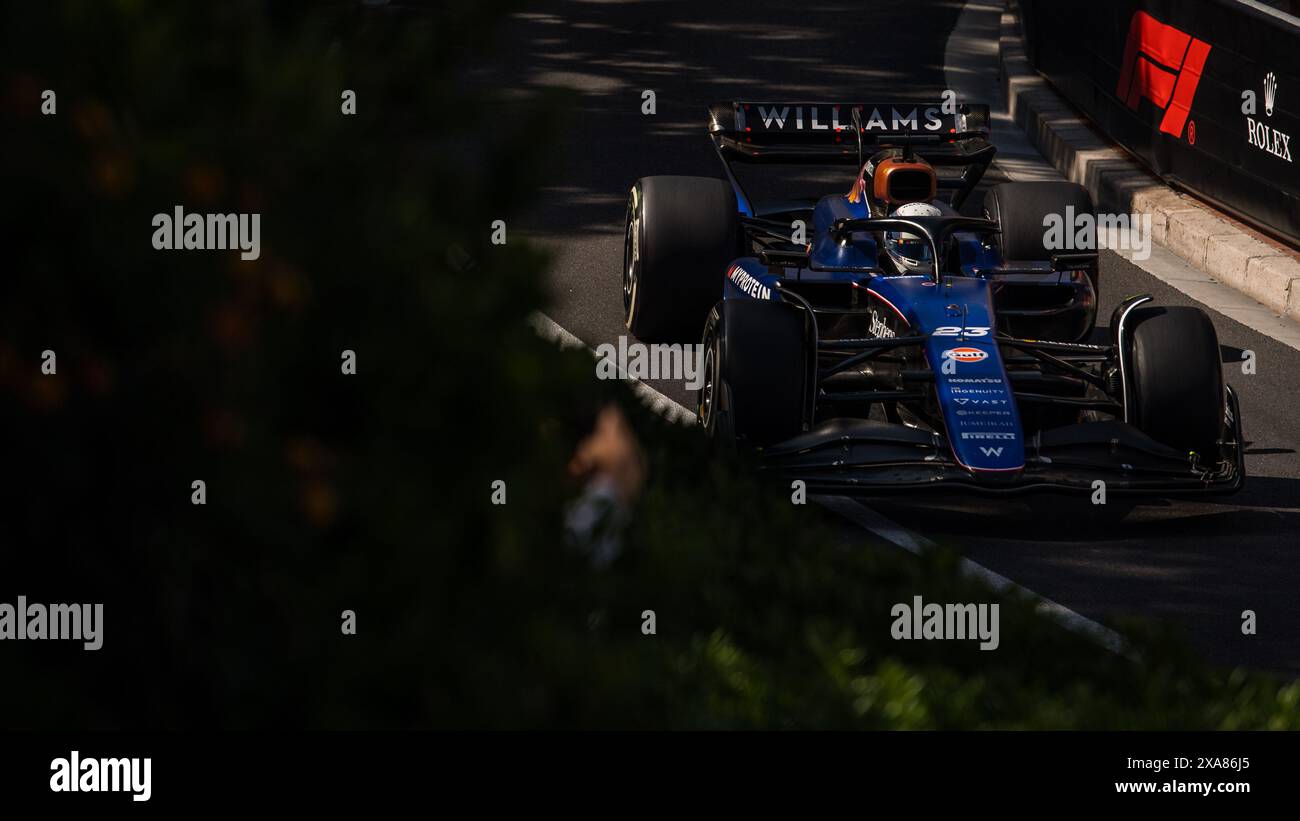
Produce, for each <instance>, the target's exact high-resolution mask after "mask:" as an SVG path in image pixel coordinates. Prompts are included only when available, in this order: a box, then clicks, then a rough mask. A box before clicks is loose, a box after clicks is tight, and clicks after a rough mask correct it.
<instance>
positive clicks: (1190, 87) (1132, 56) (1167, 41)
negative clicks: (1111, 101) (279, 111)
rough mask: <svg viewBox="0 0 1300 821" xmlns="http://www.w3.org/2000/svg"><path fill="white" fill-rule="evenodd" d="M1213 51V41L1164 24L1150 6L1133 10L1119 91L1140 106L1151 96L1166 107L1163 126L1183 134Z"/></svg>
mask: <svg viewBox="0 0 1300 821" xmlns="http://www.w3.org/2000/svg"><path fill="white" fill-rule="evenodd" d="M1209 56H1210V44H1209V43H1206V42H1204V41H1203V40H1197V39H1196V38H1195V37H1192V36H1191V35H1190V34H1188V33H1186V32H1184V31H1179V30H1178V29H1176V28H1174V27H1173V26H1169V25H1165V24H1164V23H1162V22H1160V21H1159V20H1157V19H1156V18H1154V17H1152V16H1151V15H1149V14H1147V13H1146V12H1145V11H1138V12H1134V14H1133V19H1132V20H1131V21H1130V22H1129V26H1128V40H1127V41H1126V42H1125V43H1124V67H1123V69H1122V70H1121V71H1120V75H1119V85H1118V86H1116V88H1115V96H1116V97H1119V98H1120V99H1121V100H1123V101H1124V102H1125V103H1126V104H1127V105H1128V107H1129V108H1131V109H1133V110H1135V111H1136V110H1137V107H1138V101H1139V100H1141V99H1142V98H1143V97H1146V98H1147V99H1148V100H1150V101H1151V102H1153V103H1155V104H1156V105H1157V106H1159V107H1160V108H1163V109H1164V110H1165V116H1164V118H1163V119H1161V120H1160V130H1161V131H1163V132H1165V133H1166V134H1173V135H1174V136H1175V137H1181V136H1182V135H1183V126H1184V125H1186V123H1187V115H1188V114H1190V113H1191V110H1192V98H1193V97H1195V96H1196V86H1197V84H1198V83H1200V82H1201V71H1202V69H1204V68H1205V58H1207V57H1209Z"/></svg>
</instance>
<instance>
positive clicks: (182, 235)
mask: <svg viewBox="0 0 1300 821" xmlns="http://www.w3.org/2000/svg"><path fill="white" fill-rule="evenodd" d="M152 225H153V227H154V228H155V229H156V230H155V231H154V232H153V247H154V250H157V251H181V250H185V251H225V250H234V249H236V248H238V249H240V251H241V253H240V254H239V258H240V259H243V260H251V259H257V258H258V257H259V256H261V255H262V248H261V244H260V240H261V236H262V215H261V214H186V213H185V209H184V208H183V207H181V206H179V205H178V206H176V208H175V209H174V210H173V213H172V214H166V213H159V214H154V216H153V222H152Z"/></svg>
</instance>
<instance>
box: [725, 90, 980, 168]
mask: <svg viewBox="0 0 1300 821" xmlns="http://www.w3.org/2000/svg"><path fill="white" fill-rule="evenodd" d="M946 108H947V109H948V110H947V111H945V106H944V104H943V103H942V102H939V101H917V100H911V101H895V102H892V103H891V102H883V103H828V102H822V103H808V102H804V103H786V102H777V103H768V102H745V101H737V102H732V103H718V104H715V105H713V106H710V107H709V134H710V136H712V137H713V140H714V143H715V145H717V147H718V151H719V153H720V154H721V155H722V157H723V159H724V160H731V161H740V162H772V163H855V162H858V158H859V141H858V138H859V136H860V137H861V146H862V148H863V149H864V150H865V149H866V148H867V147H870V148H872V149H879V148H885V147H891V146H901V147H907V146H911V147H915V148H917V149H919V150H918V152H917V153H919V154H921V155H922V156H923V157H925V159H926V160H927V161H928V162H930V163H931V164H933V165H966V164H970V163H971V162H976V161H977V160H976V159H974V156H975V155H977V154H978V153H979V152H980V150H981V149H982V148H983V147H984V146H986V145H987V142H988V136H989V131H988V124H989V107H988V106H986V105H971V104H966V103H963V104H960V105H955V106H947V107H946Z"/></svg>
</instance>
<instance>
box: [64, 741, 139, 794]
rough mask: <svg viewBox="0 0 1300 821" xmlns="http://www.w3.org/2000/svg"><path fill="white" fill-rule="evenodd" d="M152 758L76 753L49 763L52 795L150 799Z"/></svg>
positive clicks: (74, 751) (73, 752)
mask: <svg viewBox="0 0 1300 821" xmlns="http://www.w3.org/2000/svg"><path fill="white" fill-rule="evenodd" d="M152 770H153V759H152V758H86V759H82V758H81V754H80V753H79V752H77V751H76V750H73V751H72V755H70V756H68V757H67V758H56V759H54V760H53V761H51V762H50V771H51V772H53V773H54V775H52V776H50V790H51V791H52V792H129V793H131V800H132V801H148V800H149V797H150V796H151V795H153V786H152V784H151V782H152V780H153V779H152Z"/></svg>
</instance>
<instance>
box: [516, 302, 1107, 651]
mask: <svg viewBox="0 0 1300 821" xmlns="http://www.w3.org/2000/svg"><path fill="white" fill-rule="evenodd" d="M529 323H530V324H531V325H532V326H533V328H534V330H536V331H537V333H538V335H539V336H541V337H542V338H544V339H549V340H551V341H553V342H555V343H557V344H558V345H560V346H561V347H563V348H586V349H587V350H588V351H590V353H591V355H592V356H595V355H596V352H595V351H593V350H591V348H590V347H588V346H587V344H586V343H585V342H583V341H582V340H581V339H578V337H576V336H574V335H573V334H571V333H569V332H568V331H566V330H564V329H563V328H561V327H560V326H559V325H558V324H556V322H555V320H553V319H551V318H550V317H548V316H546V315H545V314H543V313H540V312H539V313H534V314H533V315H532V317H531V318H530V319H529ZM625 381H627V382H628V383H629V384H631V385H632V390H633V391H635V392H636V394H637V396H639V397H640V398H641V401H643V402H645V403H646V404H647V405H648V406H649V407H650V409H651V410H653V411H655V412H656V413H658V414H660V415H661V416H664V417H665V418H667V419H669V420H670V421H679V422H680V421H684V420H689V421H686V422H685V423H686V424H692V425H693V424H695V414H694V413H693V412H692V411H690V410H688V409H687V408H685V407H683V406H682V405H681V404H679V403H678V402H677V401H676V400H673V399H671V398H669V397H667V396H665V395H664V394H662V393H660V392H659V391H657V390H655V389H654V388H652V387H650V386H649V385H647V384H645V383H644V382H642V381H640V380H639V379H628V380H625ZM812 500H813V501H814V502H816V503H817V504H819V505H821V506H822V507H824V508H826V509H827V510H830V511H831V512H833V513H837V514H839V515H840V516H842V517H844V518H845V519H848V520H849V521H850V522H853V523H854V524H856V525H858V526H859V527H861V528H863V529H865V530H869V531H871V532H872V533H874V534H876V535H877V536H879V537H880V538H882V539H884V540H885V541H887V542H889V543H890V544H892V545H896V546H898V547H901V548H903V549H904V550H906V551H908V552H909V553H914V554H918V555H919V554H920V553H921V552H922V551H923V550H926V549H929V548H933V547H934V546H935V544H934V542H932V541H930V540H929V539H927V538H926V537H924V536H922V535H921V534H919V533H913V532H912V531H910V530H908V529H907V528H905V527H903V526H902V525H900V524H898V523H897V522H895V521H893V520H891V519H889V518H888V517H886V516H885V515H884V514H882V513H880V512H879V511H876V510H873V509H872V508H870V507H867V506H866V505H864V504H862V503H861V502H859V501H858V500H856V499H851V498H849V497H847V496H821V495H813V496H812ZM959 559H960V564H959V565H958V566H959V567H960V568H961V573H962V575H964V576H967V577H970V578H975V579H979V580H981V581H983V582H984V583H985V584H987V585H989V587H992V588H993V589H994V590H996V591H998V592H999V593H1007V592H1012V591H1014V592H1018V593H1020V594H1021V595H1024V596H1027V597H1028V598H1030V599H1032V600H1034V601H1035V603H1036V604H1035V609H1036V610H1037V611H1038V612H1039V613H1042V614H1044V615H1046V616H1048V617H1050V618H1052V619H1055V620H1056V622H1057V623H1058V624H1060V625H1061V626H1062V627H1065V628H1066V629H1068V630H1072V631H1074V632H1076V633H1080V634H1082V635H1084V636H1087V637H1088V638H1091V639H1093V640H1095V641H1096V642H1097V643H1099V644H1100V645H1101V646H1102V647H1105V648H1106V649H1107V650H1111V651H1113V652H1116V653H1118V652H1122V650H1123V647H1124V640H1123V639H1122V638H1121V637H1120V635H1119V634H1118V633H1116V632H1115V631H1114V630H1111V629H1110V628H1108V627H1105V626H1103V625H1101V624H1098V623H1097V622H1095V621H1093V620H1092V619H1089V618H1087V617H1086V616H1081V615H1079V614H1078V613H1076V612H1074V611H1073V610H1071V609H1070V608H1068V607H1066V606H1065V605H1062V604H1058V603H1056V602H1054V601H1052V600H1051V599H1049V598H1046V597H1045V596H1040V595H1039V594H1037V593H1035V592H1034V591H1032V590H1030V589H1029V588H1027V587H1024V586H1023V585H1019V584H1016V583H1015V582H1013V581H1011V580H1010V579H1008V578H1007V577H1006V576H1003V575H1001V574H1000V573H995V572H993V571H992V570H989V569H988V568H987V567H985V566H984V565H982V564H980V563H978V562H975V561H971V560H970V559H968V558H966V557H965V556H961V557H959Z"/></svg>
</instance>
